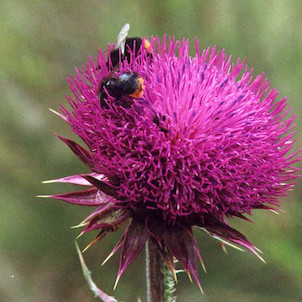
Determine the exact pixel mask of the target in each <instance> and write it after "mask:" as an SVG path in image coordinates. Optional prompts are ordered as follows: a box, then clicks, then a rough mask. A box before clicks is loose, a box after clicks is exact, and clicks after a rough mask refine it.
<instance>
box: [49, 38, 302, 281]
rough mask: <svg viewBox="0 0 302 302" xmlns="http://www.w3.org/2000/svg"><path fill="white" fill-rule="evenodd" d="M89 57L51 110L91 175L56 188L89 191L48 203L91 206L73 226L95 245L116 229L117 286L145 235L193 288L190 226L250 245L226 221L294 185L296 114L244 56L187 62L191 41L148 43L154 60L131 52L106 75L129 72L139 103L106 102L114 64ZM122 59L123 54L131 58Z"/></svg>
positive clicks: (214, 55)
mask: <svg viewBox="0 0 302 302" xmlns="http://www.w3.org/2000/svg"><path fill="white" fill-rule="evenodd" d="M111 49H112V46H108V49H107V51H105V52H101V51H100V52H99V54H98V57H97V60H96V61H93V59H92V58H90V59H89V62H87V63H86V65H85V66H83V67H82V68H81V69H77V70H76V75H75V76H72V77H71V79H69V84H70V88H71V90H72V93H73V97H67V99H68V102H69V105H70V106H71V108H72V109H71V110H70V109H67V108H66V107H64V106H61V108H60V109H61V112H62V113H61V114H59V115H60V116H61V117H62V118H63V119H64V120H65V121H66V122H67V123H68V124H69V125H70V126H71V128H72V130H73V132H75V133H76V134H77V135H78V136H79V137H80V138H81V139H82V140H83V141H84V143H85V145H86V149H84V148H83V147H81V146H80V145H78V144H77V143H75V142H73V141H71V140H69V139H66V138H63V137H60V136H59V138H60V139H61V140H62V141H63V142H64V143H66V144H67V145H68V146H69V147H70V148H71V150H72V151H73V152H74V153H75V154H76V155H77V156H78V157H79V158H80V159H81V160H82V161H83V162H84V163H85V164H86V165H87V166H88V167H89V169H90V170H91V171H92V173H91V174H83V175H75V176H69V177H65V178H61V179H57V180H54V182H65V183H71V184H76V185H84V186H88V187H89V188H88V189H87V190H84V191H80V192H72V193H65V194H59V195H52V196H51V197H52V198H56V199H61V200H64V201H66V202H69V203H73V204H78V205H86V206H97V208H96V210H94V212H93V213H92V214H91V215H90V216H88V217H87V218H86V219H85V220H84V221H83V222H82V223H81V224H80V225H81V226H84V227H85V228H84V230H83V232H82V233H86V232H88V231H91V230H95V229H99V230H100V232H99V234H98V235H97V237H96V239H95V240H94V241H93V242H92V243H94V242H96V241H98V240H100V239H102V238H103V237H104V236H105V235H106V234H107V233H108V232H112V231H114V230H116V229H117V228H119V227H120V226H122V225H124V224H126V223H127V224H128V226H127V227H126V230H125V232H124V234H123V236H122V238H121V239H120V241H119V242H118V243H117V244H116V246H115V248H114V249H113V251H112V253H111V254H110V255H112V254H114V253H115V252H116V251H117V250H118V249H119V248H121V260H120V268H119V272H118V278H117V279H119V278H120V276H121V275H122V273H123V272H124V271H125V269H126V268H127V267H128V265H129V264H130V263H131V262H132V261H133V260H134V259H135V258H136V257H137V256H138V254H139V253H140V252H141V250H142V248H143V247H144V245H145V243H146V241H147V240H148V239H151V240H152V241H153V242H154V243H155V244H156V245H157V246H158V249H159V252H160V253H161V255H162V256H163V258H164V260H165V262H166V263H167V264H168V267H169V268H170V269H171V270H172V272H173V270H174V264H173V257H176V258H177V259H178V260H179V262H180V263H181V265H182V266H183V267H184V268H185V269H186V271H187V272H188V274H192V275H193V277H194V279H195V280H196V282H197V283H198V285H199V280H198V276H197V265H196V257H197V258H198V259H199V260H200V261H201V263H202V260H201V256H200V254H199V249H198V246H197V243H196V240H195V238H194V235H193V230H192V227H193V226H195V227H197V228H203V229H205V230H206V231H208V232H209V233H210V234H211V235H212V236H214V237H216V238H220V239H221V240H226V241H229V242H233V243H236V244H238V245H240V246H243V247H246V248H247V249H249V250H250V251H251V252H253V253H254V254H256V255H258V254H257V251H256V248H255V246H254V245H253V244H252V243H250V242H249V241H248V240H247V238H246V237H245V236H244V235H242V234H241V233H240V232H238V231H237V230H235V229H233V228H232V227H231V226H230V225H229V224H228V223H227V222H226V218H231V217H233V216H236V217H239V218H242V219H245V220H248V219H247V218H246V217H245V216H244V214H248V215H249V214H251V211H252V210H253V209H269V210H272V209H276V207H278V206H279V197H280V196H284V195H286V191H287V190H289V189H290V188H291V187H292V186H293V185H294V179H295V178H297V176H298V175H297V173H296V172H297V171H298V170H299V169H298V168H295V167H293V164H294V163H295V162H297V161H298V160H299V159H300V155H299V154H298V153H299V151H298V152H296V153H294V154H290V155H288V154H289V151H290V150H291V149H292V147H293V143H294V140H293V139H292V137H293V134H294V132H293V130H292V129H293V128H294V126H295V124H294V118H295V116H290V117H288V116H287V114H288V111H289V108H287V102H286V99H285V98H283V99H282V100H280V101H276V97H277V95H278V92H277V91H276V90H275V89H270V87H269V82H268V80H267V79H266V78H265V76H264V74H262V75H260V76H257V77H253V76H252V70H249V69H248V68H247V66H246V65H245V60H243V61H241V60H239V59H238V60H237V61H236V63H231V56H230V57H228V56H227V55H226V54H225V52H224V51H223V50H222V51H217V50H216V48H215V47H214V48H212V49H210V48H208V49H207V50H204V51H203V52H202V53H200V52H199V50H198V41H196V53H195V55H194V56H193V57H190V56H189V43H188V41H186V40H183V41H182V42H180V41H175V40H174V38H169V40H168V41H166V37H164V38H163V40H162V41H161V40H160V39H159V38H152V40H151V49H152V56H151V57H150V56H148V52H147V51H146V50H145V49H144V48H143V47H141V49H140V51H139V52H138V53H137V52H136V53H135V52H134V51H133V53H132V56H130V57H131V58H130V61H129V62H128V61H126V60H124V61H123V62H121V63H120V64H119V68H118V70H116V71H115V73H116V75H115V76H116V77H118V76H119V75H121V74H123V73H125V72H136V73H138V74H139V76H140V77H141V78H142V79H143V80H144V86H145V87H144V94H143V96H142V97H141V98H131V97H129V96H127V95H126V96H121V97H120V98H119V99H115V98H113V97H111V96H110V95H108V94H107V98H106V104H107V105H108V106H106V108H103V107H102V106H101V105H100V99H99V97H98V95H99V89H100V83H101V82H102V80H103V79H104V78H105V77H108V76H109V74H110V72H111V71H112V66H110V64H106V61H107V54H109V52H110V50H111ZM129 52H130V53H131V50H129Z"/></svg>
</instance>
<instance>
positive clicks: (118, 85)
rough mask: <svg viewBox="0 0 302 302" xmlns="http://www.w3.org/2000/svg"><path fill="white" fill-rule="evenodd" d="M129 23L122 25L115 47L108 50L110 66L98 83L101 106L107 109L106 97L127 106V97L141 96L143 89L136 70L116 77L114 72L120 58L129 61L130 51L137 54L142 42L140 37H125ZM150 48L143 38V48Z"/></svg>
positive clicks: (107, 63)
mask: <svg viewBox="0 0 302 302" xmlns="http://www.w3.org/2000/svg"><path fill="white" fill-rule="evenodd" d="M129 29H130V26H129V24H128V23H127V24H126V25H124V26H123V28H122V29H121V31H120V33H119V35H118V37H117V42H116V46H115V48H114V49H113V50H112V51H111V52H110V54H109V58H108V60H107V62H106V65H107V67H108V68H112V70H111V72H110V74H109V76H108V77H105V78H103V80H102V81H101V83H100V85H99V90H98V98H99V100H100V104H101V107H102V108H106V109H108V108H109V106H108V104H107V102H106V100H105V99H106V98H107V97H108V95H109V96H111V97H112V98H114V99H115V101H116V103H118V104H120V105H122V106H124V107H127V106H128V105H129V104H130V103H129V101H128V99H129V98H127V96H128V97H132V98H141V97H142V95H143V91H144V87H145V86H144V81H143V79H142V77H140V76H139V74H138V73H137V72H130V71H129V72H124V73H122V74H121V75H119V76H118V77H116V76H114V74H115V73H116V72H117V71H118V68H119V63H120V60H121V61H123V60H127V61H128V62H129V61H130V57H131V51H133V50H135V53H134V55H135V56H137V54H138V51H139V49H140V47H141V45H142V43H143V40H142V39H141V38H127V35H128V31H129ZM149 48H150V43H149V42H148V41H147V40H145V49H146V50H148V49H149Z"/></svg>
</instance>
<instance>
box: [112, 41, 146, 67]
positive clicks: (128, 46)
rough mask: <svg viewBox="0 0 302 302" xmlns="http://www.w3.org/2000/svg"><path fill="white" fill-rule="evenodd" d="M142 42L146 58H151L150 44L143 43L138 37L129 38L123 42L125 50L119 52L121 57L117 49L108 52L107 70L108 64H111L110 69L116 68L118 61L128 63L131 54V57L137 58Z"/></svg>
mask: <svg viewBox="0 0 302 302" xmlns="http://www.w3.org/2000/svg"><path fill="white" fill-rule="evenodd" d="M143 42H144V48H145V50H146V51H147V53H148V56H149V57H150V56H151V52H150V45H151V44H150V42H149V41H148V40H144V41H143V40H142V39H141V38H138V37H131V38H127V39H126V40H125V50H124V52H121V55H120V51H119V48H114V49H113V50H112V51H111V52H110V61H109V59H108V60H107V67H108V68H109V65H110V62H111V64H112V67H115V66H117V65H118V63H119V62H120V60H121V61H124V60H127V61H128V62H130V57H131V53H132V56H134V57H137V55H138V52H139V50H140V48H141V45H142V43H143ZM117 45H118V44H117Z"/></svg>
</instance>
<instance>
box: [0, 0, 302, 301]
mask: <svg viewBox="0 0 302 302" xmlns="http://www.w3.org/2000/svg"><path fill="white" fill-rule="evenodd" d="M301 15H302V3H301V1H300V0H296V1H289V0H282V1H281V0H280V1H265V2H264V1H258V0H256V1H244V0H241V1H183V0H174V1H165V0H160V1H159V0H156V1H147V0H141V1H134V0H128V1H122V0H119V1H113V0H112V1H96V0H94V1H93V0H91V1H88V0H86V1H72V0H60V1H59V0H44V1H40V0H30V1H24V0H19V1H18V0H2V1H1V3H0V87H1V88H0V89H1V103H0V104H1V105H0V106H1V110H0V122H1V123H0V125H1V132H0V144H1V148H0V154H1V156H0V169H1V176H0V177H1V186H0V188H1V201H0V202H1V210H0V225H1V228H0V236H1V238H0V301H4V302H6V301H9V302H10V301H30V302H31V301H34V302H35V301H46V302H48V301H76V302H77V301H96V300H95V299H94V297H93V294H92V293H91V292H90V290H89V289H88V286H87V284H86V282H85V280H84V278H83V276H82V272H81V268H80V265H79V261H78V257H77V255H76V252H75V246H74V241H73V240H74V238H75V237H76V235H77V234H78V230H75V229H70V226H72V225H75V224H77V223H78V222H80V221H81V220H82V219H83V218H84V217H85V216H86V215H87V214H88V213H89V210H90V209H85V208H82V207H77V206H71V205H68V204H65V203H63V202H60V201H54V200H50V199H49V200H48V199H37V198H36V197H35V196H36V195H37V194H48V193H59V192H66V191H68V190H70V189H73V188H70V187H69V186H67V185H45V184H44V185H43V184H41V181H42V180H46V179H51V178H58V177H62V176H65V175H71V174H76V173H85V172H88V170H87V168H86V167H84V166H83V165H82V164H81V163H80V162H79V161H78V160H77V159H76V158H75V156H74V155H73V154H72V153H71V152H70V150H69V149H68V148H67V147H66V146H65V145H64V144H63V143H62V142H60V141H59V140H58V139H57V138H55V137H54V135H53V134H52V133H51V132H50V131H49V130H53V131H54V132H57V133H60V134H61V135H63V136H67V137H69V138H73V139H75V136H74V135H73V134H72V133H71V131H70V129H69V128H68V126H67V125H66V124H65V123H64V122H63V121H62V120H60V119H59V118H58V117H56V116H55V115H54V114H52V113H51V112H49V111H48V108H54V109H57V108H58V103H60V102H63V103H64V102H65V99H64V95H65V94H68V93H69V88H68V84H67V82H66V77H68V76H69V75H70V74H71V73H73V72H74V67H75V66H81V65H82V64H84V63H85V61H86V60H87V58H88V55H90V54H91V55H92V56H94V57H95V56H96V54H97V49H98V48H104V47H106V44H107V42H113V41H115V39H116V36H117V33H118V32H119V30H120V28H121V26H122V25H124V24H125V23H126V22H129V23H130V24H131V30H130V35H131V36H144V35H145V36H147V35H159V36H162V35H163V34H164V33H167V34H171V35H175V37H176V38H177V39H182V38H183V37H188V38H190V39H191V41H193V38H194V37H195V36H196V37H198V39H199V41H200V44H201V47H204V48H205V47H208V46H211V45H214V44H216V45H217V46H218V48H225V49H226V52H227V53H228V54H233V56H234V58H237V57H241V58H243V57H247V58H248V64H249V65H250V66H253V68H254V69H255V74H259V73H261V72H263V71H265V72H266V75H267V76H268V77H269V79H270V80H271V82H272V86H274V87H277V88H278V89H279V91H280V94H281V96H283V95H286V96H287V97H288V99H289V102H290V104H291V105H292V111H291V112H292V113H295V114H296V115H297V117H298V118H297V122H298V126H297V128H296V129H297V134H296V138H297V144H296V148H297V146H301V145H302V139H301V130H302V118H301V116H302V106H301V105H300V104H299V103H301V100H302V85H301V80H302V55H301V49H302V18H301ZM192 45H193V43H192ZM298 166H300V167H302V164H301V163H299V164H298ZM301 184H302V182H301V180H298V184H297V186H296V187H295V190H294V192H290V196H289V197H288V198H285V199H284V200H283V201H284V202H283V205H282V209H283V210H284V211H285V212H284V213H281V214H280V215H274V214H272V213H270V212H265V211H263V212H255V213H254V215H253V217H252V219H253V220H254V221H255V222H256V223H255V224H249V223H246V222H241V221H235V220H234V221H232V223H233V225H235V226H237V227H238V228H239V230H240V231H242V232H243V233H245V234H246V235H247V236H248V238H249V239H250V240H251V241H252V242H253V243H254V244H256V245H257V246H258V247H259V248H260V249H261V250H263V252H264V258H265V259H266V261H267V264H266V265H265V264H263V263H261V262H260V261H259V260H258V259H257V258H256V257H254V256H253V255H252V254H250V253H248V252H245V253H241V252H239V251H237V250H233V249H230V248H228V255H226V254H224V253H223V251H222V250H221V248H220V246H219V244H218V243H217V242H214V240H212V239H211V238H208V237H207V235H206V234H203V233H198V232H196V233H197V237H198V242H199V245H200V249H201V253H202V255H203V257H204V261H205V264H206V267H207V270H208V273H207V274H204V273H203V272H202V271H201V270H200V279H201V283H202V286H203V289H204V291H205V295H204V296H202V297H201V296H200V293H199V291H198V288H197V286H196V285H195V284H190V282H189V281H188V279H187V277H186V275H185V274H182V275H180V276H179V279H180V280H179V285H178V286H177V294H178V301H179V302H184V301H207V302H212V301H213V302H219V301H224V302H228V301H247V302H252V301H274V302H275V301H302V236H301V234H302V218H301V217H302V203H301V195H302V190H301ZM120 235H121V232H120V231H119V232H117V233H116V234H114V235H111V236H108V238H105V240H104V241H102V243H100V244H97V245H95V246H94V247H93V248H91V249H90V250H88V251H87V252H86V253H85V259H86V261H87V264H88V266H89V267H90V268H91V269H92V272H93V276H94V278H95V281H96V282H97V284H99V285H100V287H101V288H102V289H104V290H106V291H107V292H109V293H112V287H113V284H114V280H115V277H116V273H117V269H118V261H119V257H118V255H116V256H114V257H113V258H112V260H111V261H110V262H109V263H108V264H106V265H105V266H104V267H101V265H100V264H101V262H102V261H103V260H104V258H105V257H106V255H107V254H108V253H109V252H110V251H111V249H112V247H113V245H114V243H115V242H116V240H117V239H118V238H119V236H120ZM92 237H93V234H89V235H87V236H86V237H85V238H83V239H81V240H80V245H81V246H82V247H84V246H85V244H86V243H87V242H88V241H89V240H90V239H92ZM144 276H145V267H144V255H143V254H142V255H141V256H140V257H139V258H138V259H137V260H136V262H135V263H134V264H133V265H131V266H130V268H129V269H128V270H127V271H126V273H125V274H124V275H123V277H122V279H121V281H120V283H119V286H118V288H117V290H116V291H115V292H114V295H115V296H116V297H117V298H119V299H121V300H123V301H124V302H128V301H130V302H132V301H137V299H136V297H141V298H142V301H145V300H146V299H145V280H144Z"/></svg>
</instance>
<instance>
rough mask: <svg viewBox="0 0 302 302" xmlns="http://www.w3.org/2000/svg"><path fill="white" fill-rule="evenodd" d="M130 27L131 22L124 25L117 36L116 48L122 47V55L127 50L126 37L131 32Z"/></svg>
mask: <svg viewBox="0 0 302 302" xmlns="http://www.w3.org/2000/svg"><path fill="white" fill-rule="evenodd" d="M129 29H130V25H129V23H126V24H125V25H124V26H123V27H122V29H121V31H120V32H119V34H118V36H117V40H116V45H115V49H119V48H120V49H121V53H122V55H123V54H124V52H125V43H126V38H127V35H128V32H129Z"/></svg>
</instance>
